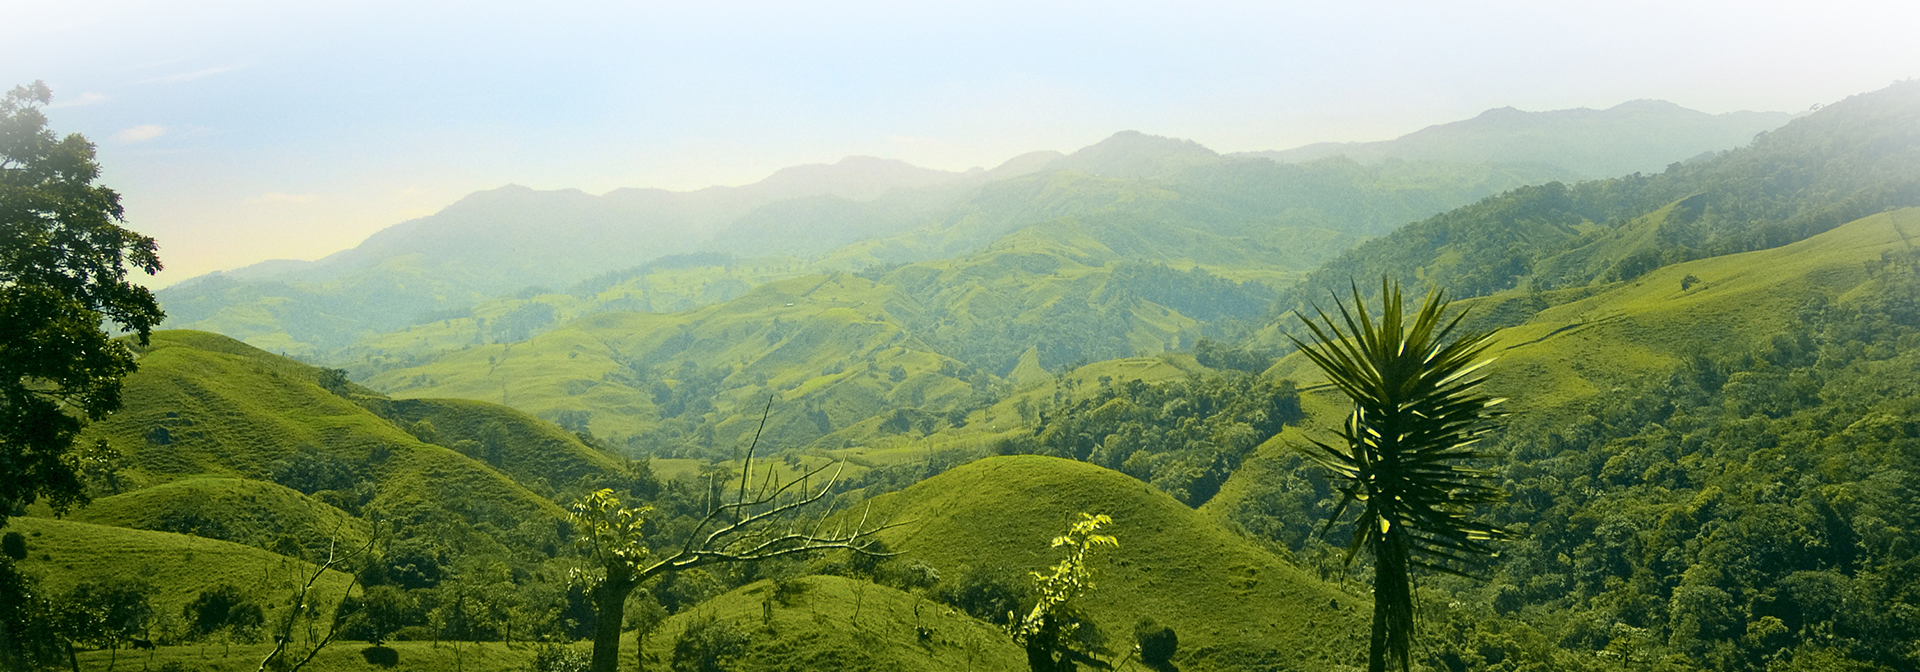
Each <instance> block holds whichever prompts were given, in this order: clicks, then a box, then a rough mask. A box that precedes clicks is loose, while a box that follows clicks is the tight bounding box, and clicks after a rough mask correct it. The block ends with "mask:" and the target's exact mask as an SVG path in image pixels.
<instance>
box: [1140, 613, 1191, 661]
mask: <svg viewBox="0 0 1920 672" xmlns="http://www.w3.org/2000/svg"><path fill="white" fill-rule="evenodd" d="M1133 641H1134V643H1135V644H1137V645H1138V646H1139V647H1140V661H1141V662H1143V663H1146V664H1147V666H1148V667H1151V668H1154V669H1166V667H1167V665H1169V664H1170V663H1172V662H1173V654H1174V653H1176V652H1178V651H1179V649H1180V636H1179V635H1177V634H1174V632H1173V628H1169V627H1167V626H1164V625H1161V624H1159V623H1156V622H1154V620H1153V619H1151V618H1143V619H1140V622H1139V623H1136V624H1134V626H1133Z"/></svg>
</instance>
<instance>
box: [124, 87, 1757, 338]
mask: <svg viewBox="0 0 1920 672" xmlns="http://www.w3.org/2000/svg"><path fill="white" fill-rule="evenodd" d="M1788 118H1789V115H1787V114H1784V113H1750V112H1741V113H1732V114H1723V115H1708V114H1705V113H1701V112H1695V111H1691V110H1686V109H1684V108H1680V107H1678V106H1675V105H1672V104H1670V103H1662V102H1658V101H1636V102H1631V103H1625V104H1622V105H1619V106H1615V107H1613V108H1610V109H1607V110H1587V109H1580V110H1562V111H1555V112H1539V113H1530V112H1519V111H1515V110H1512V109H1511V108H1503V109H1500V110H1491V111H1489V112H1487V113H1484V114H1482V115H1480V116H1478V117H1476V118H1474V119H1470V120H1466V121H1461V122H1455V123H1452V124H1444V125H1440V126H1434V127H1430V128H1427V129H1424V130H1422V131H1419V132H1416V133H1413V134H1410V135H1408V136H1405V137H1402V138H1400V139H1397V140H1393V141H1389V142H1381V143H1322V144H1317V145H1309V146H1306V147H1301V148H1297V149H1293V150H1287V151H1283V152H1262V153H1247V154H1232V155H1222V154H1220V153H1217V152H1215V151H1213V150H1211V149H1208V148H1206V147H1203V146H1201V145H1199V144H1198V143H1194V142H1192V141H1188V140H1176V139H1170V138H1163V137H1157V136H1152V135H1147V134H1144V133H1139V132H1134V131H1126V132H1121V133H1117V134H1115V135H1114V136H1112V137H1110V138H1108V139H1106V140H1103V141H1101V142H1099V143H1096V144H1094V145H1091V146H1088V147H1085V148H1082V149H1080V150H1078V151H1075V152H1073V153H1071V154H1061V153H1059V152H1053V151H1037V152H1032V153H1028V154H1023V155H1021V156H1017V157H1014V158H1013V159H1010V160H1008V161H1006V162H1005V163H1003V164H1001V165H1000V166H997V167H995V168H992V169H980V168H975V169H972V170H968V171H964V172H953V171H942V170H934V169H928V168H920V167H917V166H913V165H910V164H907V163H904V162H901V161H895V160H889V159H878V158H871V157H848V158H846V159H843V160H841V161H839V162H838V163H834V164H814V165H804V166H795V167H791V168H786V169H783V170H780V171H778V172H776V173H774V174H773V175H771V176H769V177H768V178H767V179H765V180H762V181H760V182H756V183H753V184H749V185H745V186H739V187H710V188H706V189H701V190H696V191H690V192H673V191H666V190H661V189H618V190H614V191H611V192H608V193H605V194H601V195H593V194H587V193H584V192H581V191H578V190H573V189H566V190H556V191H538V190H533V189H529V188H526V187H520V186H513V185H509V186H505V187H501V188H497V189H492V190H488V191H482V192H477V193H474V194H471V195H469V196H467V197H465V198H463V199H461V200H460V201H458V202H456V203H454V204H452V205H450V206H448V207H447V208H446V209H444V210H442V211H440V212H439V213H436V214H434V215H431V216H427V217H422V218H419V219H414V220H410V221H407V222H402V223H400V224H396V225H394V226H391V227H388V228H387V229H384V230H382V231H380V232H378V233H375V234H374V235H372V236H371V237H369V238H368V239H367V240H366V241H365V242H363V243H362V244H360V245H359V246H357V247H355V248H353V249H349V250H344V251H341V252H338V253H335V254H332V255H329V256H327V257H324V258H322V259H319V260H317V261H312V262H302V261H287V260H276V261H269V262H264V263H260V264H255V265H252V266H248V267H245V268H241V269H236V270H233V271H228V272H224V273H214V274H209V275H206V276H201V277H198V278H194V279H189V280H187V281H184V282H182V283H179V284H177V285H175V286H173V287H169V288H167V289H165V290H162V291H161V292H160V297H161V299H162V301H163V302H164V304H165V305H166V307H167V310H168V312H169V319H168V322H167V326H168V327H174V328H217V329H218V330H220V331H222V332H223V333H230V334H234V335H235V336H238V337H241V338H243V339H244V340H248V341H249V342H252V343H254V344H256V345H260V346H262V347H270V348H276V349H281V350H284V351H306V350H308V349H309V348H311V347H318V348H323V349H324V348H328V347H340V346H342V345H345V344H346V343H348V342H351V341H352V340H353V339H354V338H357V337H361V336H364V335H366V334H369V333H378V332H384V331H389V330H392V329H395V328H399V327H402V326H405V325H407V324H410V323H412V322H413V321H415V320H417V319H419V316H421V315H425V314H431V313H434V312H435V311H445V310H448V309H454V308H459V307H461V306H465V305H471V304H473V303H475V302H477V301H480V300H483V299H486V298H488V297H493V296H499V295H503V294H507V293H512V292H517V291H527V290H528V289H529V288H544V291H553V290H558V289H564V288H566V287H568V286H570V285H573V284H574V283H578V282H580V281H582V280H585V279H587V278H590V277H593V276H596V275H600V274H604V273H607V272H611V271H617V270H619V269H626V268H633V267H636V266H639V265H641V264H644V263H646V262H649V261H652V260H655V259H659V258H662V257H666V256H670V255H677V254H686V253H693V252H707V253H719V254H722V255H731V256H734V257H759V256H766V255H783V256H791V257H796V258H800V259H815V260H816V263H821V262H820V261H819V260H820V259H821V258H822V257H821V255H825V254H827V253H829V252H830V251H833V250H836V249H838V248H841V247H842V246H846V245H848V244H850V243H856V242H860V241H867V242H864V243H862V244H861V246H860V247H861V248H862V249H860V250H857V251H855V252H854V253H851V254H841V255H840V256H841V258H839V259H827V260H826V261H825V262H824V263H825V264H826V265H827V266H828V267H836V266H837V267H848V268H858V267H863V266H867V265H872V264H875V263H903V262H911V261H921V260H925V259H930V258H937V257H943V256H950V255H952V254H957V253H962V252H966V251H969V250H974V249H980V248H982V247H984V246H986V245H988V244H990V243H991V242H992V241H993V240H995V239H997V238H998V237H999V236H1002V235H1006V234H1007V233H1010V232H1012V231H1015V230H1018V229H1020V228H1022V227H1024V226H1028V225H1032V224H1035V223H1039V222H1043V221H1048V220H1051V219H1055V218H1059V217H1066V216H1071V217H1078V218H1082V219H1088V218H1091V219H1093V220H1099V221H1106V222H1109V223H1112V222H1117V221H1120V220H1154V221H1161V222H1165V221H1174V220H1187V221H1190V222H1192V224H1191V226H1192V227H1193V228H1195V229H1196V230H1198V231H1199V232H1200V234H1199V235H1202V236H1203V237H1206V236H1215V235H1224V236H1226V237H1227V239H1229V240H1240V241H1241V242H1239V243H1233V245H1240V246H1244V247H1246V248H1247V250H1246V251H1247V253H1271V254H1275V255H1287V254H1299V253H1301V252H1300V251H1299V250H1295V249H1294V248H1295V247H1297V245H1296V244H1295V243H1294V242H1291V241H1293V240H1295V238H1294V237H1293V236H1292V234H1287V235H1281V236H1279V237H1275V236H1272V235H1270V234H1268V233H1266V232H1267V231H1272V230H1278V231H1282V232H1293V233H1299V232H1301V231H1307V230H1311V231H1313V232H1316V233H1312V234H1311V235H1312V237H1313V238H1314V239H1316V240H1318V239H1324V238H1326V237H1327V236H1329V235H1331V236H1334V237H1336V238H1339V239H1340V240H1342V241H1344V242H1341V243H1338V244H1337V246H1338V247H1339V248H1344V247H1347V246H1351V245H1352V244H1354V243H1357V242H1358V241H1359V240H1362V239H1364V238H1366V237H1370V236H1377V235H1382V234H1384V233H1387V232H1389V231H1391V230H1393V229H1395V228H1397V227H1398V226H1400V225H1402V224H1405V223H1407V222H1410V221H1415V220H1418V219H1421V218H1424V217H1427V216H1430V215H1433V214H1436V213H1439V212H1442V211H1445V210H1447V209H1450V208H1453V207H1457V206H1460V205H1464V204H1466V203H1470V202H1472V201H1474V200H1478V199H1480V198H1484V197H1486V196H1490V195H1492V194H1495V193H1500V192H1502V191H1504V190H1507V189H1511V188H1514V187H1518V186H1522V185H1525V184H1538V183H1544V182H1549V181H1556V180H1572V179H1578V178H1581V177H1588V176H1595V175H1609V174H1614V173H1617V172H1621V171H1622V170H1623V169H1626V168H1632V169H1635V170H1641V169H1647V168H1649V167H1658V166H1664V165H1666V164H1669V163H1672V162H1675V161H1681V160H1685V159H1688V158H1691V157H1695V156H1698V155H1700V154H1702V153H1710V152H1713V151H1718V150H1724V149H1728V148H1731V147H1734V146H1738V145H1740V144H1743V143H1744V142H1745V141H1746V140H1748V139H1750V138H1751V137H1752V136H1753V134H1754V133H1757V132H1760V131H1764V130H1767V129H1770V128H1773V127H1777V126H1778V125H1780V124H1782V123H1785V121H1787V119H1788ZM1339 157H1346V158H1339ZM1060 175H1080V176H1083V177H1084V178H1092V179H1081V180H1079V181H1075V182H1072V183H1071V187H1069V186H1067V185H1068V183H1067V182H1062V181H1061V180H1059V179H1056V178H1054V177H1048V176H1060ZM1103 230H1108V231H1112V230H1127V231H1132V232H1133V233H1127V234H1124V236H1123V237H1129V238H1131V237H1138V232H1139V231H1140V230H1141V228H1140V227H1139V226H1135V225H1130V224H1112V225H1109V226H1106V227H1105V228H1104V229H1103ZM1249 231H1258V232H1260V233H1258V234H1253V235H1255V237H1254V238H1248V237H1247V236H1248V235H1249V234H1248V233H1247V232H1249ZM1261 236H1264V237H1265V238H1266V240H1259V239H1257V238H1259V237H1261ZM1128 246H1131V247H1138V245H1135V244H1133V243H1128V244H1127V245H1125V246H1117V247H1116V249H1121V248H1122V247H1128ZM1162 247H1164V246H1162ZM1338 251H1339V250H1338V249H1331V250H1325V251H1324V254H1323V253H1322V252H1323V251H1318V250H1315V251H1310V252H1308V253H1307V254H1308V256H1309V257H1310V258H1303V259H1300V260H1299V263H1300V264H1301V265H1302V267H1301V268H1299V269H1298V270H1301V271H1304V270H1306V267H1307V266H1310V264H1312V263H1316V262H1318V261H1319V260H1321V259H1323V258H1325V256H1326V254H1331V253H1337V252H1338ZM829 256H831V255H829ZM1136 256H1137V255H1136ZM1148 256H1151V257H1159V259H1157V260H1160V261H1178V260H1179V259H1181V258H1183V257H1186V256H1189V255H1186V254H1185V253H1183V252H1181V251H1179V250H1174V251H1172V252H1165V251H1161V252H1156V253H1154V254H1151V255H1148ZM1168 257H1171V258H1168ZM1192 261H1195V262H1196V263H1202V264H1205V263H1207V262H1206V261H1205V260H1204V259H1193V260H1192Z"/></svg>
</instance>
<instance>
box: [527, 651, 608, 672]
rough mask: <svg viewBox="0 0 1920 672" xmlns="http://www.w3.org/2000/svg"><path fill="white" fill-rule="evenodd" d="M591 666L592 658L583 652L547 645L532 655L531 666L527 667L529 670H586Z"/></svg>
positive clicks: (532, 671) (562, 671)
mask: <svg viewBox="0 0 1920 672" xmlns="http://www.w3.org/2000/svg"><path fill="white" fill-rule="evenodd" d="M592 667H593V658H591V657H589V656H588V655H587V654H585V653H582V652H579V651H574V650H572V649H563V648H560V647H557V646H547V647H542V648H541V649H540V652H539V653H536V654H534V655H533V666H532V667H530V668H528V669H529V670H531V672H587V670H589V669H592Z"/></svg>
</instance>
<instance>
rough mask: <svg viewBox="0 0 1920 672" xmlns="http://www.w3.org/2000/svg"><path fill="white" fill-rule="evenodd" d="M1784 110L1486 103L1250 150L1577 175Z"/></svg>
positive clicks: (1671, 155) (1742, 129)
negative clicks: (1469, 113)
mask: <svg viewBox="0 0 1920 672" xmlns="http://www.w3.org/2000/svg"><path fill="white" fill-rule="evenodd" d="M1792 118H1793V115H1791V114H1788V113H1785V112H1746V111H1742V112H1728V113H1726V114H1707V113H1705V112H1699V111H1696V110H1690V109H1687V108H1684V107H1681V106H1679V105H1675V104H1673V103H1669V102H1667V101H1664V100H1632V101H1627V102H1624V103H1621V104H1619V105H1615V106H1613V107H1610V108H1607V109H1604V110H1595V109H1591V108H1584V107H1582V108H1575V109H1570V110H1553V111H1548V112H1523V111H1521V110H1517V109H1514V108H1512V107H1501V108H1496V109H1491V110H1487V111H1485V112H1482V113H1480V114H1479V116H1476V117H1474V118H1472V119H1466V120H1463V121H1456V122H1453V123H1448V124H1439V125H1435V126H1428V127H1426V128H1423V129H1421V130H1419V131H1415V132H1413V133H1409V134H1407V135H1404V136H1401V137H1399V138H1396V139H1394V140H1385V141H1380V142H1321V143H1314V144H1311V145H1305V146H1301V147H1295V148H1293V149H1288V150H1281V151H1269V152H1247V153H1244V154H1237V155H1236V156H1258V157H1265V158H1269V159H1273V160H1275V161H1279V162H1282V163H1299V162H1304V161H1313V160H1316V159H1322V158H1326V157H1330V156H1345V157H1347V158H1350V159H1353V160H1355V161H1359V162H1361V163H1376V162H1380V161H1386V160H1393V159H1398V160H1402V161H1449V162H1465V163H1477V162H1483V161H1490V162H1495V163H1545V164H1549V165H1553V166H1557V167H1559V168H1562V169H1565V170H1568V171H1571V172H1573V173H1574V174H1576V175H1579V176H1580V177H1585V178H1598V177H1614V176H1618V175H1626V174H1628V173H1635V172H1640V173H1653V172H1658V171H1660V170H1662V169H1664V168H1665V167H1666V166H1667V164H1670V163H1673V162H1675V161H1680V160H1684V159H1688V158H1692V157H1694V156H1697V155H1699V154H1703V153H1707V152H1715V151H1721V150H1725V149H1730V148H1733V147H1738V146H1742V145H1745V144H1747V143H1748V142H1750V141H1752V140H1753V136H1754V135H1755V134H1757V133H1761V132H1764V131H1770V130H1773V129H1776V128H1779V127H1780V126H1782V125H1785V124H1786V123H1787V121H1788V120H1790V119H1792Z"/></svg>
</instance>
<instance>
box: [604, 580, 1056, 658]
mask: <svg viewBox="0 0 1920 672" xmlns="http://www.w3.org/2000/svg"><path fill="white" fill-rule="evenodd" d="M788 590H791V591H793V594H792V596H791V597H786V596H784V595H776V590H775V583H774V582H773V581H761V582H757V583H753V584H749V585H746V586H742V587H740V588H737V589H735V590H733V591H732V592H729V593H726V594H724V595H721V596H719V597H715V598H713V599H711V600H708V601H706V602H703V603H701V604H700V606H698V607H694V608H693V609H690V610H688V611H685V612H681V613H680V614H677V615H675V616H674V617H673V618H671V619H668V620H667V621H666V622H665V623H662V624H660V625H659V626H658V627H657V628H656V629H655V630H654V631H653V632H651V633H649V634H648V636H647V647H646V649H645V650H644V651H643V652H642V654H641V655H644V656H646V663H645V664H644V665H641V667H646V668H652V669H660V668H663V667H666V666H667V665H668V664H670V663H671V662H672V661H673V660H674V646H675V644H676V643H677V642H679V641H680V640H681V638H682V636H683V635H684V633H686V632H687V630H688V629H689V627H690V626H696V624H698V625H697V627H701V628H714V627H715V626H714V624H718V625H719V626H720V628H719V629H720V630H721V631H722V632H728V633H731V634H733V635H734V636H735V637H739V638H741V640H743V641H744V642H745V644H746V645H745V646H744V647H742V648H743V649H744V651H742V652H741V654H740V655H739V657H738V658H735V659H733V660H732V661H731V663H732V667H731V668H729V669H734V670H739V671H740V672H749V671H757V670H850V671H851V670H863V671H871V672H882V671H890V670H902V671H908V670H1004V671H1006V672H1018V671H1020V670H1025V669H1027V658H1026V652H1025V651H1023V650H1022V649H1021V648H1020V646H1019V645H1017V644H1015V643H1014V642H1013V639H1012V638H1010V637H1008V636H1007V633H1006V632H1005V631H1003V630H1001V629H999V628H996V627H994V626H992V625H988V624H986V623H982V622H980V621H978V620H975V619H973V618H970V617H968V616H967V615H965V614H962V613H958V612H956V611H955V610H954V609H953V608H952V607H950V606H948V605H945V604H941V603H938V602H934V601H931V600H928V599H926V598H925V597H922V596H919V595H911V594H908V593H904V592H901V591H899V590H896V589H894V588H889V587H886V586H879V585H874V584H871V583H867V582H865V581H860V580H857V579H847V578H843V577H838V576H809V577H804V578H799V579H794V580H792V583H791V587H790V588H788ZM783 597H784V598H785V601H782V598H783ZM922 633H925V634H924V636H923V634H922Z"/></svg>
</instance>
